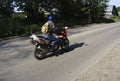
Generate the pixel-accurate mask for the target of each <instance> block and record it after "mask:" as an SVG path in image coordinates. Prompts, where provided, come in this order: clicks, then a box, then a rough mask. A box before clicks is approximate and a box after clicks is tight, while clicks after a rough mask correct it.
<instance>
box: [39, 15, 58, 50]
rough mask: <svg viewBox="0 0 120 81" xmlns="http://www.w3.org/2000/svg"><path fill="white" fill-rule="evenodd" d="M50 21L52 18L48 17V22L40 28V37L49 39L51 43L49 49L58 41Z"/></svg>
mask: <svg viewBox="0 0 120 81" xmlns="http://www.w3.org/2000/svg"><path fill="white" fill-rule="evenodd" d="M52 20H53V17H52V16H49V17H48V21H47V22H46V23H45V24H44V25H43V26H42V29H41V32H42V36H44V37H46V38H48V39H49V41H50V43H51V48H53V47H54V46H55V44H56V43H57V41H58V37H57V36H56V35H55V33H54V31H55V25H54V23H53V21H52Z"/></svg>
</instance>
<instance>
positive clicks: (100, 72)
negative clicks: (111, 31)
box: [75, 44, 120, 81]
mask: <svg viewBox="0 0 120 81" xmlns="http://www.w3.org/2000/svg"><path fill="white" fill-rule="evenodd" d="M75 81H120V44H119V45H117V46H116V47H114V48H113V49H112V50H111V51H110V53H108V54H107V55H106V56H105V57H104V58H102V59H101V60H100V61H99V62H98V63H96V64H95V65H94V66H92V67H91V68H90V69H89V70H88V71H87V72H85V73H83V74H82V75H81V76H80V77H79V78H77V79H76V80H75Z"/></svg>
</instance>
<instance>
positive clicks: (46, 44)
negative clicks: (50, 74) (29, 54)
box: [30, 27, 70, 60]
mask: <svg viewBox="0 0 120 81" xmlns="http://www.w3.org/2000/svg"><path fill="white" fill-rule="evenodd" d="M55 34H56V35H57V37H58V41H57V42H56V44H55V45H54V47H52V46H51V42H50V40H49V39H48V38H46V37H45V36H42V35H40V36H37V35H34V34H33V35H32V36H30V42H31V43H32V44H33V45H35V51H34V56H35V58H36V59H38V60H41V59H43V58H45V57H46V56H47V54H49V53H50V52H52V53H53V52H55V51H57V50H59V48H60V47H61V49H62V50H64V51H65V50H67V49H69V44H70V43H69V39H68V37H67V35H68V32H67V27H64V28H60V29H58V30H57V32H55Z"/></svg>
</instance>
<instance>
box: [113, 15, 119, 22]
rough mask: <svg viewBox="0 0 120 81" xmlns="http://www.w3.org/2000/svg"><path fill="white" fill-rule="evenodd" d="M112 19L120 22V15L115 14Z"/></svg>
mask: <svg viewBox="0 0 120 81" xmlns="http://www.w3.org/2000/svg"><path fill="white" fill-rule="evenodd" d="M112 19H113V20H114V21H116V22H120V16H115V17H112Z"/></svg>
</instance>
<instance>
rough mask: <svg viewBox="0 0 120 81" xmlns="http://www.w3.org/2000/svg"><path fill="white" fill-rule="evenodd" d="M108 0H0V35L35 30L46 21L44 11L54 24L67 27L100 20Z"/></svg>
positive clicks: (15, 34) (20, 33)
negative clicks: (16, 11)
mask: <svg viewBox="0 0 120 81" xmlns="http://www.w3.org/2000/svg"><path fill="white" fill-rule="evenodd" d="M108 1H109V0H0V38H1V37H8V36H18V35H24V34H30V33H31V32H33V33H34V32H39V31H40V28H41V26H42V24H43V23H44V22H45V21H46V17H47V16H46V15H45V14H44V12H48V13H50V14H51V15H53V16H54V18H55V22H57V23H58V24H63V25H68V26H71V27H72V26H73V25H79V24H82V25H84V24H88V23H94V22H99V21H100V20H102V17H103V14H104V12H105V8H106V7H107V5H106V3H107V2H108ZM14 7H18V10H22V11H24V12H23V13H14V12H13V9H14ZM53 8H57V9H58V11H55V12H54V11H52V9H53ZM41 9H42V10H41ZM54 13H56V14H54ZM103 20H105V19H103ZM108 21H109V20H105V22H108ZM110 21H111V20H110ZM100 22H101V21H100ZM3 30H4V31H3Z"/></svg>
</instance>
